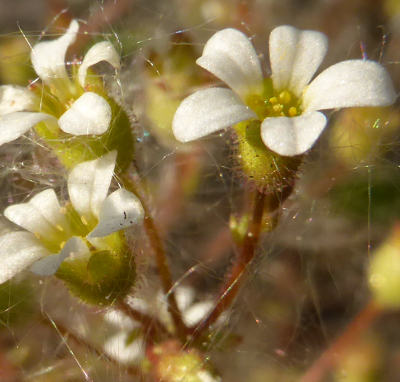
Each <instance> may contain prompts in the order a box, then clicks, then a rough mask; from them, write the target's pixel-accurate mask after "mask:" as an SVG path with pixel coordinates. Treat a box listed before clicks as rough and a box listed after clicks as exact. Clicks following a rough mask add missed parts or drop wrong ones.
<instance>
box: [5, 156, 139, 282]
mask: <svg viewBox="0 0 400 382" xmlns="http://www.w3.org/2000/svg"><path fill="white" fill-rule="evenodd" d="M116 154H117V153H116V152H115V151H112V152H110V153H108V154H106V155H104V156H103V157H101V158H99V159H96V160H93V161H88V162H83V163H80V164H79V165H77V166H76V167H74V168H73V169H72V171H71V172H70V174H69V177H68V193H69V196H70V201H71V204H72V207H73V211H71V210H72V209H71V208H70V209H69V210H68V206H64V207H61V205H60V203H59V201H58V199H57V196H56V193H55V191H54V190H53V189H46V190H44V191H42V192H40V193H39V194H37V195H35V196H34V197H32V198H31V199H30V200H29V201H28V202H26V203H21V204H14V205H12V206H9V207H7V208H6V209H5V211H4V216H5V217H7V218H8V219H9V220H11V221H12V222H13V223H15V224H17V225H19V226H20V227H22V228H24V229H25V230H26V231H17V232H15V231H14V232H6V233H4V234H2V235H1V236H0V256H1V260H2V261H1V263H0V283H3V282H5V281H7V280H9V279H10V278H11V277H13V276H14V275H15V274H17V273H18V272H20V271H22V270H23V269H25V268H28V267H30V266H31V270H32V271H33V272H35V273H37V274H39V275H43V276H44V275H51V274H54V273H55V272H56V271H57V269H58V267H59V266H60V264H61V263H62V262H63V261H64V260H65V259H66V258H68V257H69V258H70V259H74V258H77V257H81V256H82V257H85V256H88V255H89V254H90V252H89V248H88V244H89V243H90V245H91V246H93V247H95V248H96V249H107V243H106V241H105V240H103V239H101V238H103V237H105V236H108V235H110V234H111V233H113V232H117V231H119V230H122V229H125V228H127V227H129V226H132V225H137V224H140V223H141V222H142V220H143V216H144V212H143V207H142V205H141V203H140V201H139V200H138V198H137V197H136V196H135V195H134V194H132V193H131V192H129V191H127V190H125V189H124V188H120V189H118V190H116V191H114V192H112V193H111V194H110V195H108V196H107V193H108V189H109V187H110V184H111V180H112V176H113V173H114V167H115V160H116ZM110 249H111V250H112V249H113V248H110ZM32 264H33V265H32Z"/></svg>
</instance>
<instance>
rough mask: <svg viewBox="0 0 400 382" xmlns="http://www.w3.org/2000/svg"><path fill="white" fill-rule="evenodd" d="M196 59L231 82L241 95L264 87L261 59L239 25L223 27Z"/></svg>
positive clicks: (219, 76) (218, 75)
mask: <svg viewBox="0 0 400 382" xmlns="http://www.w3.org/2000/svg"><path fill="white" fill-rule="evenodd" d="M196 63H197V64H198V65H200V66H201V67H202V68H204V69H207V70H208V71H209V72H211V73H212V74H214V75H215V76H216V77H218V78H219V79H221V80H222V81H224V82H225V83H226V84H227V85H229V86H230V87H231V88H232V89H233V90H234V91H235V92H236V93H237V94H239V95H240V96H241V97H245V96H246V95H247V94H249V93H259V92H261V91H262V79H263V78H262V71H261V65H260V60H259V59H258V56H257V53H256V51H255V50H254V47H253V44H252V43H251V42H250V40H249V39H248V38H247V36H246V35H245V34H243V33H242V32H240V31H238V30H236V29H231V28H228V29H223V30H221V31H219V32H217V33H215V34H214V35H213V36H212V37H211V38H210V39H209V40H208V41H207V43H206V45H205V46H204V50H203V55H202V56H201V57H200V58H198V59H197V61H196Z"/></svg>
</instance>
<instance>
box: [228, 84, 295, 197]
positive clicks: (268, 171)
mask: <svg viewBox="0 0 400 382" xmlns="http://www.w3.org/2000/svg"><path fill="white" fill-rule="evenodd" d="M246 104H247V105H248V106H249V107H250V108H251V109H252V110H253V111H254V112H255V113H256V114H257V116H258V119H257V120H249V121H244V122H240V123H238V124H236V125H235V126H234V130H235V132H236V136H237V148H236V159H237V160H238V162H239V164H240V168H241V170H242V172H243V173H244V175H245V176H246V178H247V179H248V180H250V181H251V182H253V183H254V184H255V186H256V187H257V188H258V189H259V190H262V191H264V192H271V191H274V190H276V191H281V190H282V189H283V188H285V187H287V186H292V185H293V183H294V180H295V176H296V172H297V169H298V167H299V165H300V163H301V160H302V157H301V156H295V157H284V156H281V155H279V154H276V153H274V152H272V151H271V150H269V149H268V148H267V147H266V146H265V144H264V142H263V141H262V139H261V123H262V121H263V120H264V119H265V118H269V117H295V116H297V115H299V114H301V111H302V110H301V106H300V103H299V100H298V99H297V98H296V97H295V96H294V95H293V94H292V93H291V92H289V91H288V90H283V91H279V92H275V91H274V89H273V87H272V81H271V79H267V80H266V81H265V82H264V92H263V94H262V95H257V94H252V95H249V96H247V97H246Z"/></svg>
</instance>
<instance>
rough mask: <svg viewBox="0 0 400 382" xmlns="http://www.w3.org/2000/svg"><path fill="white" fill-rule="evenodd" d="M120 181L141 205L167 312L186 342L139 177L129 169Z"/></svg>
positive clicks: (185, 332)
mask: <svg viewBox="0 0 400 382" xmlns="http://www.w3.org/2000/svg"><path fill="white" fill-rule="evenodd" d="M132 167H133V166H132ZM121 179H122V182H123V184H124V186H125V187H126V188H127V189H128V190H131V191H132V192H133V193H135V194H136V195H137V197H138V198H139V199H140V201H141V203H142V206H143V210H144V223H143V224H144V227H145V229H146V232H147V235H148V238H149V242H150V245H151V247H152V248H153V251H154V254H155V260H156V264H157V270H158V275H159V277H160V281H161V286H162V289H163V292H164V293H165V295H166V296H167V301H168V311H169V312H170V314H171V316H172V320H173V322H174V324H175V329H176V332H177V335H178V337H179V339H180V340H181V341H182V342H183V343H184V342H186V335H187V332H188V329H187V327H186V325H185V323H184V322H183V320H182V317H181V314H180V310H179V309H178V304H177V301H176V297H175V293H174V284H173V281H172V274H171V271H170V268H169V265H168V259H167V254H166V252H165V248H164V245H163V243H162V239H161V236H160V233H159V231H158V229H157V226H156V224H155V222H154V219H153V217H152V214H151V212H150V207H149V205H148V203H147V200H146V197H145V195H144V192H143V190H142V186H141V180H140V178H139V175H138V174H137V171H136V169H133V168H131V170H130V171H128V172H127V175H124V176H122V177H121Z"/></svg>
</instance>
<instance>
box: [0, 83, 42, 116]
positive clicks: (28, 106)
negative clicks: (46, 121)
mask: <svg viewBox="0 0 400 382" xmlns="http://www.w3.org/2000/svg"><path fill="white" fill-rule="evenodd" d="M35 99H36V97H35V95H34V94H33V92H31V91H29V90H28V89H27V88H24V87H22V86H15V85H2V86H0V115H2V114H8V113H14V112H16V111H24V110H25V111H33V110H34V106H35Z"/></svg>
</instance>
